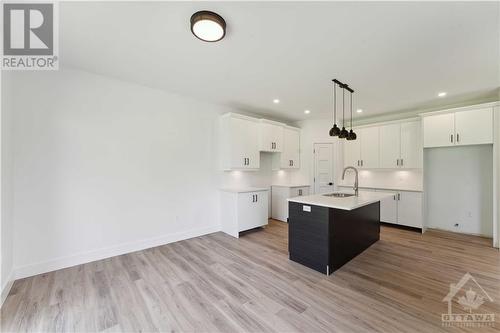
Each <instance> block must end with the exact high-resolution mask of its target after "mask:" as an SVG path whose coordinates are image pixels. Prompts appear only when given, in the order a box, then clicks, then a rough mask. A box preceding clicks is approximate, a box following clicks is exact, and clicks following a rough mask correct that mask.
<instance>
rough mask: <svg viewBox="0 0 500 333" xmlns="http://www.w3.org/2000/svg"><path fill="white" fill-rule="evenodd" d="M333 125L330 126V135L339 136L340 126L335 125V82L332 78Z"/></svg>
mask: <svg viewBox="0 0 500 333" xmlns="http://www.w3.org/2000/svg"><path fill="white" fill-rule="evenodd" d="M333 82H334V83H333V127H332V128H330V133H329V134H330V136H339V134H340V128H339V127H338V126H337V83H336V82H335V80H333Z"/></svg>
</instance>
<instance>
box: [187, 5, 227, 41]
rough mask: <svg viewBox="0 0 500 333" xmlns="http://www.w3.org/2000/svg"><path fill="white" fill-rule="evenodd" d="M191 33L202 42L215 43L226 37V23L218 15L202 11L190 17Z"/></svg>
mask: <svg viewBox="0 0 500 333" xmlns="http://www.w3.org/2000/svg"><path fill="white" fill-rule="evenodd" d="M191 32H192V33H193V35H195V36H196V38H198V39H201V40H202V41H204V42H217V41H219V40H221V39H222V38H224V36H225V35H226V21H224V19H223V18H222V17H221V16H220V15H219V14H216V13H214V12H210V11H208V10H202V11H199V12H196V13H194V14H193V15H192V16H191Z"/></svg>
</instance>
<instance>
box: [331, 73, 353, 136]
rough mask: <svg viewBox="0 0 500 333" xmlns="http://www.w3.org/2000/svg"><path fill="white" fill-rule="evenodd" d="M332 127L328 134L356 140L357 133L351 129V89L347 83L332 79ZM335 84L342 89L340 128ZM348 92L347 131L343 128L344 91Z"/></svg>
mask: <svg viewBox="0 0 500 333" xmlns="http://www.w3.org/2000/svg"><path fill="white" fill-rule="evenodd" d="M332 81H333V127H332V128H331V129H330V136H338V137H339V138H340V139H346V140H349V141H351V140H356V138H357V135H356V133H354V131H353V130H352V94H353V93H354V90H352V89H351V88H350V87H349V86H348V85H347V84H345V83H342V82H340V81H339V80H337V79H333V80H332ZM337 86H339V87H340V88H341V89H342V129H340V128H339V127H338V126H337ZM346 90H347V91H348V92H349V93H350V108H351V124H350V127H351V130H350V131H347V129H346V128H345V91H346Z"/></svg>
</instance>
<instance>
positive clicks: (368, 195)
mask: <svg viewBox="0 0 500 333" xmlns="http://www.w3.org/2000/svg"><path fill="white" fill-rule="evenodd" d="M325 194H326V193H325ZM392 196H393V194H392V193H383V192H363V193H361V192H360V193H359V196H357V197H356V196H352V197H344V198H336V197H328V196H325V195H324V194H313V195H306V196H301V197H294V198H289V199H287V200H288V201H289V202H297V203H301V204H306V205H312V206H321V207H329V208H335V209H342V210H353V209H356V208H360V207H363V206H366V205H369V204H372V203H374V202H377V201H380V200H382V199H385V198H389V197H392Z"/></svg>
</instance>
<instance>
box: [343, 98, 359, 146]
mask: <svg viewBox="0 0 500 333" xmlns="http://www.w3.org/2000/svg"><path fill="white" fill-rule="evenodd" d="M349 92H350V93H351V130H350V131H349V134H347V138H346V139H347V140H349V141H352V140H356V138H357V135H356V133H354V131H353V130H352V93H353V92H354V91H353V90H352V89H351V90H350V91H349Z"/></svg>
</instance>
